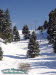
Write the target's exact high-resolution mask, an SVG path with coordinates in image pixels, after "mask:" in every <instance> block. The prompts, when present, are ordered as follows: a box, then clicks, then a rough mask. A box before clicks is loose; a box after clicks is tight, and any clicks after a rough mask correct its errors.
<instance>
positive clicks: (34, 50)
mask: <svg viewBox="0 0 56 75" xmlns="http://www.w3.org/2000/svg"><path fill="white" fill-rule="evenodd" d="M28 49H29V50H28V51H27V57H30V58H34V57H35V56H38V55H39V52H40V50H39V44H38V42H36V39H35V38H34V37H32V35H31V38H30V40H29V44H28Z"/></svg>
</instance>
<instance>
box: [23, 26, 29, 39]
mask: <svg viewBox="0 0 56 75" xmlns="http://www.w3.org/2000/svg"><path fill="white" fill-rule="evenodd" d="M22 33H23V34H24V39H29V38H30V31H29V28H28V26H27V25H25V26H24V27H23V29H22Z"/></svg>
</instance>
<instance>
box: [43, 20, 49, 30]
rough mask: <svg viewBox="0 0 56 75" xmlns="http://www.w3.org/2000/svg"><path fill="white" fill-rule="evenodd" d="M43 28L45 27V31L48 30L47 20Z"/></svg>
mask: <svg viewBox="0 0 56 75" xmlns="http://www.w3.org/2000/svg"><path fill="white" fill-rule="evenodd" d="M43 27H44V29H48V22H47V20H45V21H44V25H43Z"/></svg>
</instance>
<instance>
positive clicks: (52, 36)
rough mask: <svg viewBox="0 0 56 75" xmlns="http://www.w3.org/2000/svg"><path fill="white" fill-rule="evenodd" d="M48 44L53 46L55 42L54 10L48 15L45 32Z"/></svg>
mask: <svg viewBox="0 0 56 75" xmlns="http://www.w3.org/2000/svg"><path fill="white" fill-rule="evenodd" d="M47 33H48V36H49V37H50V39H49V40H50V42H51V43H52V44H53V43H54V42H55V40H56V9H55V10H53V11H51V12H50V14H49V25H48V30H47Z"/></svg>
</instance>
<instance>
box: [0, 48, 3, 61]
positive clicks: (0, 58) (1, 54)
mask: <svg viewBox="0 0 56 75" xmlns="http://www.w3.org/2000/svg"><path fill="white" fill-rule="evenodd" d="M2 58H3V52H2V48H1V47H0V60H2Z"/></svg>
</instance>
